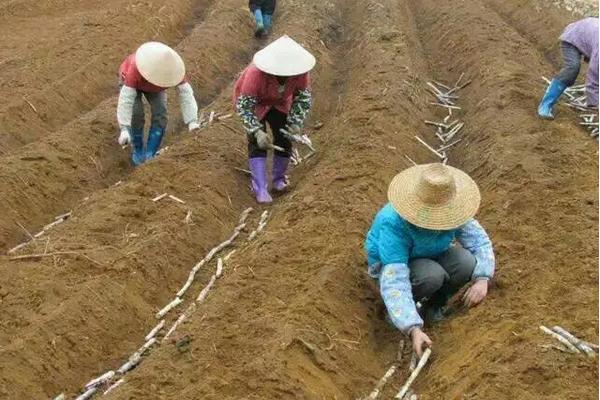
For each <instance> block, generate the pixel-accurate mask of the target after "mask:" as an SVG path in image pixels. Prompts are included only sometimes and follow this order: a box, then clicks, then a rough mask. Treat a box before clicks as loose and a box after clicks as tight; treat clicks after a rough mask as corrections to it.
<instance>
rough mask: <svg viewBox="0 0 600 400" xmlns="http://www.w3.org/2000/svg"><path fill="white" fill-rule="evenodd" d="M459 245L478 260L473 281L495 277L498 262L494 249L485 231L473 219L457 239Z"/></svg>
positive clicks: (460, 230) (464, 226)
mask: <svg viewBox="0 0 600 400" xmlns="http://www.w3.org/2000/svg"><path fill="white" fill-rule="evenodd" d="M456 238H457V239H458V241H459V243H460V244H461V245H462V246H463V247H464V248H465V249H466V250H469V251H470V252H471V253H472V254H473V255H474V256H475V259H476V260H477V264H476V265H475V270H473V276H472V279H473V280H480V279H486V280H487V279H491V278H493V277H494V270H495V268H496V260H495V257H494V249H493V247H492V241H491V240H490V238H489V236H488V234H487V233H486V231H485V229H483V227H482V226H481V225H480V224H479V222H477V221H476V220H474V219H472V220H470V221H469V222H467V223H466V224H465V225H463V226H462V227H461V228H460V229H459V231H458V233H457V237H456Z"/></svg>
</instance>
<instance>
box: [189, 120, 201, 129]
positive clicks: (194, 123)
mask: <svg viewBox="0 0 600 400" xmlns="http://www.w3.org/2000/svg"><path fill="white" fill-rule="evenodd" d="M188 129H189V131H190V132H191V131H195V130H196V129H200V124H199V123H198V121H192V122H190V123H189V124H188Z"/></svg>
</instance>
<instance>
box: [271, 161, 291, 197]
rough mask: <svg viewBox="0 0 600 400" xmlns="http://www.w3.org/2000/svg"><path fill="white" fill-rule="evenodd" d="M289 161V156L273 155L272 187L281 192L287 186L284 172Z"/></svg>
mask: <svg viewBox="0 0 600 400" xmlns="http://www.w3.org/2000/svg"><path fill="white" fill-rule="evenodd" d="M289 163H290V158H289V157H281V156H277V155H275V156H273V189H274V190H276V191H278V192H283V191H285V190H286V189H287V188H288V181H287V178H286V176H285V172H286V171H287V168H288V164H289Z"/></svg>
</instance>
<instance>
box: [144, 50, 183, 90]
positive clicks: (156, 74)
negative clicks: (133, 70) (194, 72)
mask: <svg viewBox="0 0 600 400" xmlns="http://www.w3.org/2000/svg"><path fill="white" fill-rule="evenodd" d="M135 65H136V66H137V69H138V71H139V72H140V74H141V75H142V76H143V77H144V79H146V80H147V81H148V82H150V83H151V84H153V85H156V86H159V87H162V88H169V87H173V86H177V85H179V84H180V83H181V82H182V81H183V78H184V77H185V64H184V62H183V60H182V59H181V57H180V56H179V54H177V52H176V51H175V50H173V49H172V48H170V47H169V46H167V45H166V44H164V43H160V42H147V43H144V44H143V45H141V46H140V47H139V48H138V49H137V51H136V52H135Z"/></svg>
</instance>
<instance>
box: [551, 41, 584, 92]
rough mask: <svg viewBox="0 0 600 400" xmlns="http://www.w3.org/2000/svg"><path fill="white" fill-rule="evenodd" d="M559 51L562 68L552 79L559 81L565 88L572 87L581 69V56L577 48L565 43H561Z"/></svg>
mask: <svg viewBox="0 0 600 400" xmlns="http://www.w3.org/2000/svg"><path fill="white" fill-rule="evenodd" d="M560 49H561V51H562V58H563V66H562V69H561V70H560V72H559V73H558V74H557V75H556V76H555V77H554V79H558V80H560V81H561V82H562V83H564V84H565V85H566V86H567V87H568V86H573V84H574V83H575V81H576V80H577V75H579V69H580V68H581V56H582V54H581V52H580V51H579V49H578V48H577V47H575V46H573V45H572V44H571V43H567V42H561V43H560Z"/></svg>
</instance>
